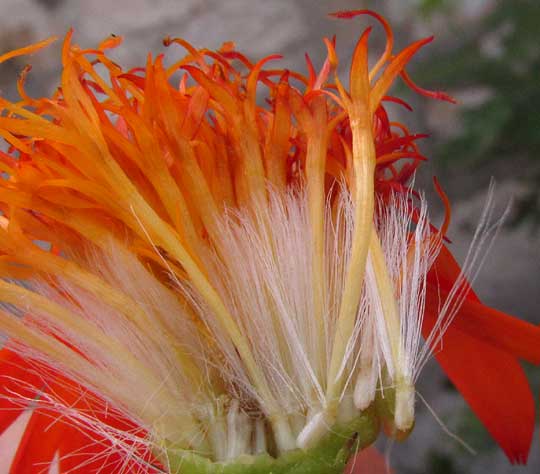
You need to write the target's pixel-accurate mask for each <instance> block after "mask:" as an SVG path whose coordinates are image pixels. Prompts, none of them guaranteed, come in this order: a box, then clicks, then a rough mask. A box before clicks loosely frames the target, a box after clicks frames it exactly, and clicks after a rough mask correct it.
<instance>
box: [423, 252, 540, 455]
mask: <svg viewBox="0 0 540 474" xmlns="http://www.w3.org/2000/svg"><path fill="white" fill-rule="evenodd" d="M459 273H460V268H459V266H458V265H457V263H456V261H455V259H454V258H453V257H452V255H451V254H450V252H449V251H448V249H447V248H446V247H443V248H442V250H441V254H440V256H439V257H438V258H437V261H436V262H435V264H434V266H433V269H432V270H431V272H430V275H429V281H430V287H431V288H432V290H431V291H428V295H427V301H426V313H425V317H424V324H423V327H422V332H423V335H424V337H426V336H427V335H428V334H429V333H430V332H431V331H432V329H433V326H434V325H435V322H436V318H437V308H438V306H439V300H438V293H437V291H439V290H437V287H435V288H434V284H438V285H439V286H440V288H441V289H442V291H443V292H446V291H448V290H449V289H450V288H451V287H452V285H453V283H454V282H455V280H456V278H457V276H458V275H459ZM463 308H464V309H463V313H461V312H460V313H458V315H457V316H456V318H455V320H454V321H453V323H452V325H451V326H450V327H449V328H448V330H447V331H446V333H445V334H444V336H443V338H442V343H441V347H442V350H441V351H440V352H438V353H437V354H435V357H436V358H437V360H438V362H439V363H440V364H441V366H442V368H443V369H444V371H445V372H446V374H447V375H448V377H449V379H450V380H451V381H452V383H453V384H454V385H455V386H456V388H457V389H458V390H459V391H460V392H461V394H462V395H463V397H464V398H465V400H467V402H468V403H469V405H470V406H471V408H472V409H473V411H474V412H475V413H476V415H477V416H478V417H479V418H480V420H481V421H482V422H483V423H484V425H485V426H486V428H487V430H488V431H489V432H490V434H491V435H492V436H493V438H494V439H495V440H496V441H497V443H498V444H499V445H500V446H501V448H502V449H503V450H504V452H505V453H506V455H507V456H508V458H509V459H510V461H511V462H513V463H525V462H526V460H527V457H528V452H529V448H530V445H531V440H532V435H533V431H534V421H535V419H534V418H535V408H534V399H533V396H532V393H531V389H530V386H529V383H528V381H527V378H526V376H525V373H524V371H523V369H522V368H521V366H520V364H519V362H518V361H517V359H516V358H515V357H514V356H512V355H511V354H510V353H509V352H507V351H506V350H503V349H501V348H500V347H496V346H495V345H494V344H492V343H490V342H487V340H486V337H487V336H486V334H488V335H489V336H490V337H492V338H494V339H498V336H500V332H501V327H502V326H505V327H510V328H511V329H510V330H513V329H514V328H515V327H516V326H515V324H514V323H511V324H509V325H508V326H507V323H508V319H507V318H510V317H509V316H506V315H503V316H501V313H498V312H494V310H489V308H486V307H484V306H483V305H482V304H481V303H480V302H479V300H478V297H477V296H476V295H475V294H474V292H473V291H472V289H471V288H469V290H468V293H467V299H466V302H465V305H464V306H463ZM475 311H480V313H479V314H474V315H473V316H472V317H471V314H472V313H474V312H475ZM490 315H491V316H493V315H495V316H493V317H494V318H495V324H493V322H492V321H487V319H486V318H487V317H489V316H490ZM466 318H472V319H471V320H472V321H475V324H472V323H470V322H469V324H468V325H467V324H465V323H467V321H466V322H465V323H463V325H462V326H461V327H463V328H466V329H468V332H464V331H462V330H460V329H459V327H460V324H462V323H461V322H460V320H464V319H466ZM511 319H512V318H511ZM501 321H502V322H501ZM482 322H484V323H487V324H486V325H485V326H484V325H483V324H482ZM498 324H499V326H498ZM507 330H508V329H507ZM469 331H472V332H471V333H469ZM520 331H521V329H520ZM531 334H532V333H531ZM514 337H515V336H514ZM530 337H531V338H533V337H534V335H532V336H530ZM488 339H489V337H488ZM503 339H504V341H505V340H506V337H505V338H503ZM504 341H503V342H501V340H498V345H499V344H501V345H504ZM506 344H507V345H508V344H509V343H508V341H506ZM435 349H437V348H435ZM508 349H510V347H508ZM514 349H515V347H514ZM523 355H527V356H530V355H531V354H523ZM532 355H533V356H534V354H532Z"/></svg>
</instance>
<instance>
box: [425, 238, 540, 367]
mask: <svg viewBox="0 0 540 474" xmlns="http://www.w3.org/2000/svg"><path fill="white" fill-rule="evenodd" d="M460 272H461V269H460V268H459V265H458V264H457V262H456V260H455V258H454V257H453V256H452V254H451V253H450V251H449V250H448V249H447V248H446V247H445V246H443V248H442V249H441V252H440V254H439V256H438V258H437V261H436V262H435V264H434V265H433V268H432V270H431V271H430V274H429V276H428V281H429V287H431V289H432V292H433V294H431V295H428V298H427V301H426V305H427V308H426V311H429V312H430V313H431V314H436V313H437V308H438V303H439V299H438V298H437V295H438V294H439V295H440V297H441V301H444V299H445V298H446V297H447V296H448V292H449V291H450V289H451V288H452V286H453V284H454V282H455V281H456V279H457V277H458V276H459V274H460ZM466 285H467V286H469V285H468V284H467V283H466ZM428 293H430V292H428ZM452 325H453V326H454V327H455V328H456V329H459V330H460V331H463V332H466V333H467V334H469V335H471V336H473V337H476V338H479V339H482V340H484V341H486V342H488V343H491V344H493V345H495V346H497V347H499V348H500V349H504V350H506V351H508V352H509V353H511V354H512V355H514V356H516V357H518V358H520V359H524V360H527V361H528V362H531V363H533V364H540V328H539V327H537V326H535V325H533V324H531V323H528V322H526V321H522V320H521V319H518V318H516V317H513V316H510V315H508V314H505V313H503V312H501V311H498V310H496V309H493V308H490V307H488V306H485V305H483V304H482V303H480V300H479V299H478V297H477V296H476V294H475V293H474V291H473V290H472V288H470V286H469V289H468V294H467V298H466V299H465V301H464V303H463V305H462V306H461V307H460V309H459V312H458V314H457V315H456V316H455V318H454V320H453V322H452Z"/></svg>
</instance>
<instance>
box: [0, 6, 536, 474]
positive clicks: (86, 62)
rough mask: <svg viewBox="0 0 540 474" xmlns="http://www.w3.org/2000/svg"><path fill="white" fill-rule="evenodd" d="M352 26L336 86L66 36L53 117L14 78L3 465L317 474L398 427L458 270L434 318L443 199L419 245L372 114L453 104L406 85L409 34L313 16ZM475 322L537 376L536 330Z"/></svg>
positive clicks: (196, 54) (2, 196) (47, 105)
mask: <svg viewBox="0 0 540 474" xmlns="http://www.w3.org/2000/svg"><path fill="white" fill-rule="evenodd" d="M366 15H368V16H370V17H372V18H375V20H377V22H378V23H379V24H380V25H382V27H383V29H384V31H385V34H386V47H385V49H384V51H383V53H382V54H381V56H380V57H379V58H378V60H377V62H376V64H375V65H374V66H373V67H372V68H371V69H370V68H369V66H368V40H369V36H370V33H371V28H368V29H366V30H365V31H364V32H363V33H362V35H361V36H360V39H359V41H358V43H357V45H356V47H355V49H354V53H353V56H352V63H351V66H350V73H349V85H348V87H346V86H345V85H344V84H343V83H342V81H341V80H340V78H339V76H338V75H337V72H336V70H337V66H338V55H337V53H336V41H335V39H333V40H328V39H326V40H325V44H326V47H327V57H326V60H325V62H324V64H323V66H322V67H321V69H320V70H319V71H317V70H316V68H315V66H314V65H313V64H312V62H311V60H310V59H309V57H306V58H307V70H308V74H307V75H303V74H301V73H298V72H294V71H289V70H283V69H279V68H278V67H277V66H275V65H276V64H278V60H279V58H280V57H279V56H277V55H273V56H268V57H266V58H264V59H262V60H260V61H258V62H255V63H253V62H251V61H250V60H249V59H248V58H246V57H245V56H244V55H243V54H242V53H240V52H239V51H238V50H237V49H236V47H235V46H234V44H232V43H224V44H223V46H222V47H221V49H219V50H218V51H210V50H208V49H196V48H195V47H193V46H192V45H190V44H189V43H188V42H186V41H185V40H182V39H180V38H166V39H165V40H164V45H165V46H167V47H169V48H171V49H173V48H174V50H175V51H174V53H173V54H177V52H176V51H177V50H179V49H180V48H182V49H183V50H185V51H186V53H185V55H184V56H183V57H181V59H179V60H178V61H176V62H174V63H173V64H172V65H171V66H166V65H165V60H164V55H163V54H160V55H158V56H157V57H155V58H154V57H152V56H151V55H149V56H148V60H147V62H146V65H145V66H144V67H140V68H135V69H132V70H128V71H126V70H124V69H122V67H121V66H119V65H118V64H116V63H114V62H113V61H112V60H111V59H110V58H109V57H108V55H107V50H109V49H111V48H116V47H118V46H119V45H120V43H121V39H120V38H118V37H111V38H108V39H106V40H105V41H103V42H102V43H101V44H100V45H99V46H98V47H97V48H96V49H81V48H80V47H79V46H77V45H75V44H74V43H73V42H72V32H71V31H70V32H69V33H68V34H67V36H66V38H65V40H64V43H63V49H62V62H63V70H62V76H61V82H60V86H59V87H58V90H57V91H56V93H55V94H53V95H52V97H48V98H47V97H44V98H38V99H35V98H32V97H29V96H28V95H27V94H26V92H25V90H24V78H25V76H26V72H27V71H25V73H24V74H23V75H21V79H20V80H19V84H18V85H19V92H20V95H21V100H20V101H19V102H10V101H8V100H5V99H0V108H1V109H2V111H3V113H2V115H1V116H0V135H1V136H2V137H3V139H4V140H5V141H6V142H7V144H8V148H9V149H7V151H5V152H0V168H1V170H2V173H3V179H2V180H0V210H1V212H2V216H1V217H0V224H1V225H0V274H1V276H2V277H3V278H2V280H0V301H2V302H3V303H4V309H2V310H0V331H1V332H3V333H5V335H6V336H8V337H9V340H8V342H7V345H6V346H5V347H4V349H3V350H2V352H1V353H0V354H2V359H1V360H2V365H1V366H0V367H2V368H1V369H0V370H1V373H0V376H2V374H3V375H4V379H5V381H4V382H3V388H2V393H3V395H4V399H3V401H2V402H0V408H2V406H3V405H2V404H4V405H5V406H4V408H18V411H17V410H15V411H11V412H9V411H6V412H5V413H7V414H6V415H5V414H3V412H1V413H2V414H0V429H3V428H5V427H6V426H8V425H9V424H10V423H11V422H12V421H13V420H14V418H15V416H16V413H18V412H20V411H21V409H24V408H25V406H26V405H27V402H28V401H30V400H34V399H36V401H35V402H34V401H32V409H33V412H32V415H31V419H30V422H29V423H30V424H29V425H28V426H30V427H31V428H32V429H31V430H30V428H29V429H28V430H27V434H26V438H25V440H26V448H23V447H21V448H20V449H19V451H18V453H17V454H16V456H15V459H14V461H13V463H14V464H13V465H14V466H39V469H41V468H42V465H39V463H40V462H50V461H51V460H52V459H53V458H54V456H55V455H56V457H57V462H58V463H59V465H60V472H68V471H69V469H82V467H83V466H84V468H85V469H90V467H91V468H93V469H99V468H100V467H99V466H101V468H102V469H104V470H105V472H109V471H110V472H121V471H122V469H124V470H125V469H126V466H127V469H128V470H130V469H133V470H136V469H141V470H143V471H145V472H168V473H182V474H189V473H198V472H207V473H213V472H222V471H221V470H220V469H225V470H226V469H230V471H227V472H231V473H236V472H245V473H246V474H248V473H251V472H253V473H255V472H270V471H271V472H276V473H278V472H280V473H281V472H282V473H284V474H285V473H288V472H293V471H294V472H297V473H299V474H301V473H304V472H305V473H307V472H310V473H313V474H316V473H318V472H320V473H323V472H324V473H329V472H336V473H339V472H341V471H342V470H343V467H344V464H345V462H346V460H347V458H348V456H349V454H350V453H351V452H352V451H354V450H356V449H360V448H363V447H366V446H368V445H370V444H371V443H372V442H373V441H374V440H375V439H376V437H377V435H378V432H379V429H380V426H383V428H384V429H385V431H386V432H387V433H388V434H389V435H390V436H394V437H397V438H399V439H400V438H402V437H404V436H406V435H407V434H408V433H409V432H410V431H411V429H412V427H413V425H414V406H415V390H414V385H415V382H416V379H417V377H418V374H419V372H420V369H421V368H422V366H423V364H424V363H425V361H426V360H427V358H428V357H429V355H430V354H431V352H432V351H433V350H434V348H436V347H438V346H439V343H440V342H441V340H442V338H443V337H444V336H443V334H444V331H445V330H447V329H448V330H449V331H450V334H452V333H451V330H453V328H454V327H455V326H456V324H458V323H456V324H454V318H455V316H456V315H457V314H458V313H459V311H460V308H461V307H462V304H463V302H464V301H469V296H470V292H471V290H470V287H469V286H468V283H467V275H468V272H469V271H470V269H471V265H469V264H466V265H465V268H464V270H465V271H464V272H459V271H458V272H457V274H454V273H452V275H451V276H449V277H448V279H447V280H445V281H444V285H446V286H444V285H443V286H441V288H442V293H444V292H445V291H446V293H445V295H444V299H443V300H442V303H441V302H434V299H433V298H434V295H435V293H436V294H437V296H440V294H442V293H441V291H438V292H435V293H434V290H433V289H432V288H434V287H437V288H438V287H439V286H438V285H439V283H438V282H434V279H433V277H432V273H430V269H433V268H435V267H436V266H437V265H439V267H441V263H440V262H443V264H444V262H447V263H448V262H450V263H448V265H451V264H452V263H453V260H452V261H450V260H449V259H450V257H448V255H447V250H446V247H444V236H445V234H446V231H447V227H448V219H449V205H448V200H447V199H446V196H445V195H444V193H443V192H442V191H440V195H441V196H442V198H443V200H444V201H445V203H446V207H447V220H446V221H445V223H444V224H443V226H442V228H441V230H438V229H436V228H435V227H434V226H433V225H432V224H431V222H430V220H429V218H428V214H427V205H426V202H425V200H424V198H423V195H422V194H421V193H420V192H417V191H415V190H413V189H412V185H411V184H410V183H411V178H412V177H413V176H414V173H415V171H416V169H417V168H418V166H419V165H420V164H421V162H422V161H424V160H425V157H424V156H423V155H422V154H421V152H420V151H419V148H418V144H417V142H418V140H419V139H421V138H424V137H425V135H422V134H412V133H410V132H409V131H408V129H407V128H406V127H405V126H404V125H402V124H400V123H397V122H393V121H392V120H391V119H390V118H389V114H388V112H387V110H386V107H385V105H386V104H387V103H397V104H400V105H401V106H403V107H405V108H408V109H410V107H409V106H408V105H407V103H405V102H404V101H402V100H401V99H398V98H396V97H393V96H391V95H389V93H390V92H389V91H390V88H391V86H392V84H393V83H394V81H395V80H396V78H397V77H398V76H401V77H402V78H403V80H404V81H405V83H406V84H407V85H409V86H410V88H411V89H413V90H414V91H416V92H419V93H421V94H423V95H425V96H428V97H433V98H436V99H442V100H447V101H452V99H451V98H450V97H449V96H446V95H445V94H443V93H440V92H431V91H427V90H425V89H422V88H420V87H418V86H417V85H416V84H414V82H413V81H412V79H411V78H410V77H409V76H408V74H407V73H406V71H405V67H406V65H407V64H408V62H409V61H410V59H411V58H412V57H413V56H414V55H415V54H416V53H417V52H418V51H419V50H420V49H421V48H422V47H423V46H424V45H426V44H427V43H429V42H430V41H431V38H427V39H423V40H420V41H417V42H415V43H413V44H411V45H410V46H408V47H407V48H405V49H404V50H402V51H400V52H395V51H394V48H393V36H392V31H391V29H390V27H389V25H388V24H387V22H386V21H385V20H384V19H383V18H382V17H381V16H379V15H378V14H376V13H373V12H371V11H367V10H358V11H352V12H340V13H336V14H334V16H336V17H338V18H354V17H357V16H366ZM49 42H50V40H46V41H44V42H41V43H37V44H35V45H32V46H29V47H26V48H22V49H20V50H16V51H13V52H10V53H7V54H5V55H3V56H0V62H2V61H5V60H7V59H10V58H12V57H14V56H19V55H22V54H28V53H33V52H35V51H37V50H39V49H41V48H43V47H45V46H47V45H48V44H49ZM103 71H105V73H106V74H103ZM262 94H264V97H265V101H261V100H260V97H261V95H262ZM437 186H438V185H437ZM438 189H439V190H440V187H438ZM492 230H493V229H488V231H487V232H485V233H481V234H480V237H481V238H482V239H487V238H489V237H490V235H491V234H490V232H491V231H492ZM473 255H476V254H475V253H474V252H473ZM434 262H435V267H434ZM436 262H439V263H436ZM470 263H471V264H472V263H474V262H470ZM443 267H444V265H442V267H441V268H443ZM444 268H450V267H449V266H447V267H444ZM444 271H445V270H444V269H441V270H440V272H441V274H442V273H444ZM443 279H444V278H443ZM463 307H465V308H467V307H468V306H467V305H465V306H463ZM424 316H425V318H424ZM501 318H502V319H501ZM508 318H509V317H508ZM493 321H499V322H500V327H494V326H493V325H492V324H491V323H486V327H487V329H486V330H485V333H483V334H484V336H483V337H484V340H486V341H487V342H486V344H490V345H493V346H494V347H495V346H496V347H497V348H498V349H497V350H499V349H500V350H501V351H506V353H508V354H511V357H514V356H515V355H516V351H518V350H519V351H521V352H520V353H519V354H517V356H520V357H521V356H524V357H526V358H528V359H529V360H532V359H535V358H539V356H538V352H537V351H535V350H534V349H530V348H531V347H534V344H535V343H536V342H537V341H538V340H540V336H539V335H538V332H537V331H535V330H534V329H532V328H531V327H529V326H527V325H521V323H519V324H518V323H514V322H513V320H512V318H510V319H508V320H507V319H504V318H503V317H502V316H501V317H499V316H497V317H496V318H495V317H494V319H493ZM501 321H503V322H501ZM523 324H525V323H523ZM473 326H474V324H473ZM508 327H512V330H513V331H514V334H515V333H516V331H517V332H519V334H523V335H524V336H526V337H527V338H528V339H527V341H528V344H527V345H526V346H521V347H520V348H519V349H517V348H516V347H515V345H514V343H513V342H512V341H511V340H509V338H508V337H506V336H502V335H501V334H502V333H504V330H499V329H500V328H508ZM449 328H450V329H449ZM498 328H499V329H498ZM461 330H464V331H465V332H467V331H468V332H469V333H472V334H473V336H475V328H474V327H473V329H470V328H469V329H467V328H465V329H463V328H462V329H461ZM422 331H423V332H424V340H422ZM490 331H491V332H490ZM485 334H487V336H485ZM475 337H476V336H475ZM538 347H540V346H538ZM450 350H451V349H450ZM509 357H510V355H509ZM497 361H498V359H497ZM497 361H496V362H495V364H497V363H498V362H497ZM516 370H517V369H516ZM449 371H450V373H451V374H453V372H452V369H451V368H450V369H449ZM514 372H515V371H514ZM458 375H459V374H458ZM456 377H458V379H459V376H456ZM467 396H470V398H471V399H475V396H474V394H471V395H467ZM473 401H474V400H473ZM523 406H525V405H523ZM527 407H528V405H527ZM526 410H527V411H526V413H521V414H520V416H522V417H523V418H524V419H527V420H529V418H530V410H529V408H526ZM58 413H60V414H61V415H62V418H61V419H59V420H57V421H56V422H55V423H54V429H53V430H52V432H51V433H52V434H50V435H47V436H48V439H49V441H48V442H46V443H44V444H43V446H41V447H40V449H36V448H29V447H28V446H29V443H30V445H31V444H32V442H33V441H32V439H33V438H32V436H37V437H38V438H39V436H40V433H42V432H43V430H44V429H46V425H47V423H46V422H44V420H50V419H51V418H53V419H54V418H55V417H57V415H56V414H58ZM533 415H534V413H533ZM487 424H488V428H490V430H491V431H492V433H494V436H495V437H496V438H497V440H498V441H500V442H501V444H502V445H503V447H505V449H507V452H508V453H513V454H509V455H510V456H511V457H512V456H514V457H515V459H523V456H524V454H523V453H524V452H526V451H527V449H528V446H527V439H529V438H528V437H529V431H530V429H529V424H528V423H525V424H524V425H522V426H524V428H516V430H517V432H518V433H517V434H516V439H517V440H519V443H518V442H516V443H514V444H512V443H513V442H512V443H506V441H505V440H506V438H505V436H506V435H504V434H502V432H501V433H499V431H497V430H498V425H497V424H496V423H495V424H492V425H489V423H487ZM40 430H41V431H40ZM68 432H69V433H72V434H71V435H70V436H66V433H68ZM32 433H34V434H32ZM36 433H37V434H36ZM36 439H37V438H36ZM21 446H22V445H21ZM84 446H90V448H89V449H88V450H86V451H85V450H84V449H83V448H82V447H84ZM107 447H108V448H107ZM513 449H515V450H514V451H512V450H513ZM89 466H90V467H89ZM248 466H249V467H248ZM313 466H317V467H313ZM37 468H38V467H36V469H37ZM32 469H34V467H32ZM294 469H296V470H294ZM17 472H19V471H17ZM25 472H30V471H25ZM31 472H34V471H31ZM36 472H37V471H36ZM77 472H78V471H77ZM81 472H82V471H81ZM84 472H87V471H84ZM88 472H90V471H88ZM100 472H103V471H100ZM130 472H131V471H130Z"/></svg>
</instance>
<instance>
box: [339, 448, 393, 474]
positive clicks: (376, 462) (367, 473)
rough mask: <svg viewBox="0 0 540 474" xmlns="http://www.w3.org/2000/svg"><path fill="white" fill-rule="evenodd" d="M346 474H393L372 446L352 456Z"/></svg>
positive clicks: (382, 457)
mask: <svg viewBox="0 0 540 474" xmlns="http://www.w3.org/2000/svg"><path fill="white" fill-rule="evenodd" d="M345 473H346V474H393V473H394V470H393V469H390V468H389V467H388V466H387V464H386V460H385V459H384V456H382V455H381V453H379V451H377V450H376V449H375V448H374V447H373V446H370V447H369V448H366V449H363V450H362V451H360V452H359V453H358V454H357V455H356V456H354V457H353V458H352V459H351V460H350V461H349V464H348V466H347V469H346V471H345Z"/></svg>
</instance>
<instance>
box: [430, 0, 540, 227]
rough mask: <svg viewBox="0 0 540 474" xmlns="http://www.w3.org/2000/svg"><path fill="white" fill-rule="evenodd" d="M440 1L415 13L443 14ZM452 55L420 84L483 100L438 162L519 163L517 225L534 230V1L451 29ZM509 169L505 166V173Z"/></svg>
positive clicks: (537, 201)
mask: <svg viewBox="0 0 540 474" xmlns="http://www.w3.org/2000/svg"><path fill="white" fill-rule="evenodd" d="M449 8H450V9H451V8H452V6H451V3H450V2H448V1H446V0H423V1H422V2H421V4H420V9H421V12H423V13H424V14H428V15H430V14H433V13H435V12H439V13H440V12H441V10H442V11H443V12H444V13H445V14H446V13H449V11H448V9H449ZM468 26H470V25H468ZM454 28H455V29H456V31H455V33H456V38H455V40H456V41H455V42H456V43H457V44H458V46H456V47H455V48H451V49H448V50H445V51H440V52H439V54H438V55H436V56H434V57H431V58H430V59H429V60H428V61H427V62H425V63H423V64H422V72H421V74H420V76H421V80H422V83H423V84H427V85H428V86H429V85H431V86H436V87H442V88H443V89H444V90H463V89H467V88H475V89H476V88H480V90H483V91H484V92H486V93H487V94H486V95H487V99H486V100H484V101H482V102H481V103H479V104H477V105H473V106H469V107H463V106H462V107H463V112H462V125H463V127H462V130H461V131H460V133H459V134H458V136H457V137H456V138H453V139H451V140H449V141H448V142H447V143H445V144H444V145H443V147H442V149H440V150H438V152H439V153H438V155H439V156H441V158H442V160H443V162H446V163H447V164H449V163H455V162H456V161H457V160H464V161H467V162H468V163H469V164H479V163H484V162H486V161H492V160H509V161H510V162H514V161H515V160H516V159H519V161H518V162H517V163H519V164H518V165H517V166H520V165H522V166H523V167H524V168H525V169H521V170H519V169H516V175H517V176H521V177H522V179H523V180H524V181H525V182H526V185H527V189H528V191H527V192H526V193H525V194H524V195H523V196H522V197H521V198H520V199H519V201H518V202H517V212H516V214H515V220H514V222H515V223H518V222H522V221H524V220H532V221H533V222H534V224H535V225H536V228H538V226H539V225H540V1H538V0H500V1H497V2H494V7H493V8H492V9H490V10H489V11H488V12H487V14H486V15H485V16H484V17H483V19H481V20H480V21H478V23H477V24H475V26H474V30H472V29H471V30H472V31H469V30H468V29H467V28H466V25H465V26H464V25H459V24H457V25H454ZM511 168H512V166H509V168H508V169H509V170H510V169H511Z"/></svg>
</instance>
